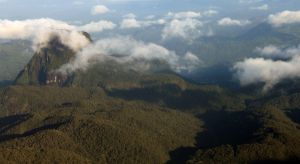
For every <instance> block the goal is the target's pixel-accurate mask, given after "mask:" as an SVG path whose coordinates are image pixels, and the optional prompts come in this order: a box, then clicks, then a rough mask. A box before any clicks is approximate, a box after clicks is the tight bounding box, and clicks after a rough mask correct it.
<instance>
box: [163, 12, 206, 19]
mask: <svg viewBox="0 0 300 164" xmlns="http://www.w3.org/2000/svg"><path fill="white" fill-rule="evenodd" d="M167 16H169V17H172V18H174V19H188V18H201V17H202V15H201V13H200V12H194V11H185V12H178V13H173V12H169V13H168V14H167Z"/></svg>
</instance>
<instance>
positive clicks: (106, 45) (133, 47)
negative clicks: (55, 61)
mask: <svg viewBox="0 0 300 164" xmlns="http://www.w3.org/2000/svg"><path fill="white" fill-rule="evenodd" d="M107 60H113V61H116V62H118V63H131V64H129V67H132V68H133V69H135V68H136V69H138V70H139V71H146V70H148V69H149V68H150V66H149V65H147V64H146V63H147V62H151V61H153V60H160V61H165V62H167V64H168V65H169V66H170V68H171V69H172V70H174V71H176V72H181V71H192V70H193V69H195V68H197V67H198V66H199V65H200V64H201V60H200V59H199V58H198V57H197V56H196V55H194V54H192V53H190V52H187V53H186V54H185V55H184V56H183V57H180V56H178V55H177V54H176V53H175V52H173V51H169V50H168V49H166V48H164V47H162V46H160V45H157V44H154V43H144V42H142V41H137V40H134V39H132V38H129V37H115V38H108V39H102V40H99V41H97V42H95V43H93V44H91V45H89V46H87V47H86V48H84V49H82V50H81V51H79V52H78V53H77V54H76V57H75V59H74V60H73V61H71V62H70V63H67V64H65V65H63V66H62V67H61V68H60V69H59V70H58V71H59V72H61V73H64V74H70V73H73V72H75V71H77V70H83V71H85V70H87V69H88V68H89V67H90V66H91V65H93V64H95V63H99V62H104V61H107ZM138 63H144V64H145V65H139V66H138V68H137V65H138Z"/></svg>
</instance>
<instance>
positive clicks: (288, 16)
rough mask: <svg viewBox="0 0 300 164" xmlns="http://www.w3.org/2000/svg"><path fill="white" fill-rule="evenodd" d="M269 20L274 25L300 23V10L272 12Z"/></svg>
mask: <svg viewBox="0 0 300 164" xmlns="http://www.w3.org/2000/svg"><path fill="white" fill-rule="evenodd" d="M268 22H269V23H270V24H272V25H273V26H281V25H285V24H292V23H300V11H289V10H286V11H282V12H280V13H277V14H274V15H273V14H272V15H270V16H269V18H268Z"/></svg>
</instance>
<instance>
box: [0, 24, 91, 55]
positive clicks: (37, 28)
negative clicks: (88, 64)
mask: <svg viewBox="0 0 300 164" xmlns="http://www.w3.org/2000/svg"><path fill="white" fill-rule="evenodd" d="M53 36H57V37H59V39H60V40H61V42H62V43H63V44H65V45H67V46H69V47H70V48H72V49H73V50H75V51H77V50H79V49H80V48H82V47H84V46H86V45H87V44H89V41H88V39H87V38H86V37H85V36H83V35H82V33H81V32H78V31H77V30H76V27H75V26H72V25H69V24H67V23H65V22H62V21H57V20H53V19H47V18H45V19H32V20H24V21H10V20H0V39H24V40H32V41H33V48H34V49H35V50H38V49H39V48H41V47H43V46H45V45H46V44H47V43H48V42H49V41H50V39H51V38H52V37H53Z"/></svg>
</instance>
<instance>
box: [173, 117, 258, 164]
mask: <svg viewBox="0 0 300 164" xmlns="http://www.w3.org/2000/svg"><path fill="white" fill-rule="evenodd" d="M199 119H201V120H202V121H203V122H204V127H203V128H204V130H203V131H202V132H199V133H198V134H197V137H196V138H195V139H196V141H197V144H196V147H180V148H178V149H176V150H174V151H172V152H170V157H171V160H170V161H169V162H168V163H169V164H174V163H175V164H177V163H185V162H186V161H187V160H188V159H190V157H191V156H192V155H194V154H195V153H196V151H197V150H198V149H209V148H213V147H217V146H221V145H232V147H233V148H235V147H236V146H237V145H239V144H244V143H247V142H250V140H251V138H252V137H253V133H254V132H255V131H256V129H258V128H259V124H258V121H257V120H256V119H255V117H253V116H252V115H251V114H250V113H248V112H247V111H242V112H228V111H209V112H207V113H205V114H202V115H200V116H199Z"/></svg>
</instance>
